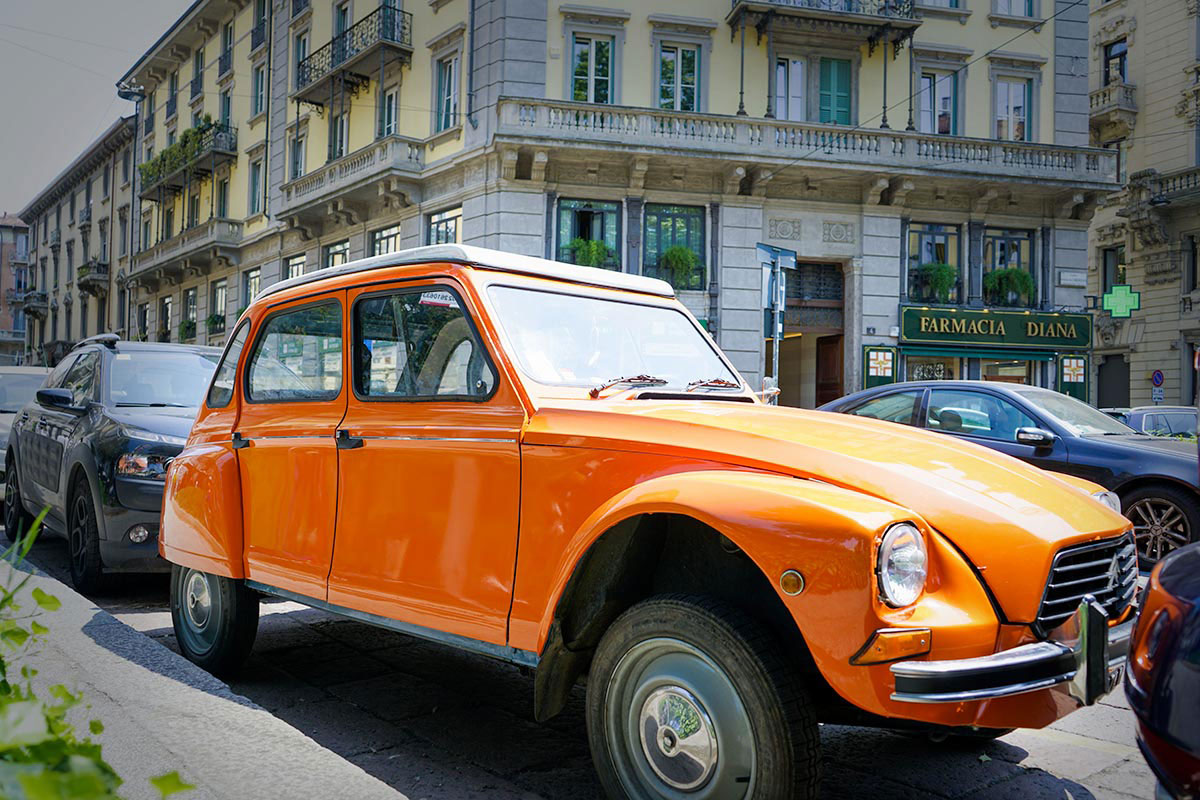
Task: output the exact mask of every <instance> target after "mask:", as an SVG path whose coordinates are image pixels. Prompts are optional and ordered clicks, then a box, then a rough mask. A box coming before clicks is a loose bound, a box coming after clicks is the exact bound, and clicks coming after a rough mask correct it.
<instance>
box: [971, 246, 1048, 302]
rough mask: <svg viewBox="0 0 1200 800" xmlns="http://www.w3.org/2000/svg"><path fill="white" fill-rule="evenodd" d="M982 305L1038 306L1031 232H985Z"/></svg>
mask: <svg viewBox="0 0 1200 800" xmlns="http://www.w3.org/2000/svg"><path fill="white" fill-rule="evenodd" d="M983 302H984V303H985V304H987V305H989V306H1007V307H1012V308H1031V307H1033V306H1034V305H1036V304H1037V280H1036V274H1035V272H1034V266H1033V232H1032V231H1022V230H1009V229H1006V228H985V229H984V232H983Z"/></svg>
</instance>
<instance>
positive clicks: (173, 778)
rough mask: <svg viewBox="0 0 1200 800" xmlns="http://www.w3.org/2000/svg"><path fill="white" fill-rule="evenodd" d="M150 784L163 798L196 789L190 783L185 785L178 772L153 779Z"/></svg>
mask: <svg viewBox="0 0 1200 800" xmlns="http://www.w3.org/2000/svg"><path fill="white" fill-rule="evenodd" d="M150 784H151V785H152V786H153V787H154V788H155V789H158V791H159V792H161V793H162V796H163V797H169V796H171V795H173V794H179V793H180V792H187V791H190V790H192V789H195V788H196V787H195V786H193V785H192V784H190V783H185V782H184V780H183V778H180V777H179V773H178V772H174V771H171V772H168V773H167V774H165V775H159V776H158V777H157V778H151V779H150Z"/></svg>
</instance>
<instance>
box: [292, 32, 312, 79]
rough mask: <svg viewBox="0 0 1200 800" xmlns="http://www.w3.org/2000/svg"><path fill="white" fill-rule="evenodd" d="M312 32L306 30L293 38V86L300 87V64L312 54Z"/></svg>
mask: <svg viewBox="0 0 1200 800" xmlns="http://www.w3.org/2000/svg"><path fill="white" fill-rule="evenodd" d="M311 49H312V32H311V31H310V30H308V29H307V28H305V29H304V30H302V31H300V32H299V33H297V34H296V35H295V36H293V37H292V86H293V87H299V86H300V64H301V63H302V62H303V61H304V59H306V58H308V57H309V56H310V55H312V53H311V52H310V50H311Z"/></svg>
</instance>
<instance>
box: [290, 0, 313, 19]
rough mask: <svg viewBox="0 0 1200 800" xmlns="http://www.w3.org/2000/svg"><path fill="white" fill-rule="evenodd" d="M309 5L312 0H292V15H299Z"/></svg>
mask: <svg viewBox="0 0 1200 800" xmlns="http://www.w3.org/2000/svg"><path fill="white" fill-rule="evenodd" d="M310 5H312V0H292V16H293V17H298V16H300V15H301V14H303V13H304V11H305V10H306V9H307V8H308V7H309V6H310Z"/></svg>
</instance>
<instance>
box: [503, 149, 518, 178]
mask: <svg viewBox="0 0 1200 800" xmlns="http://www.w3.org/2000/svg"><path fill="white" fill-rule="evenodd" d="M518 155H519V154H518V153H517V151H516V150H505V151H504V152H503V153H501V154H500V177H501V178H503V179H504V180H506V181H513V180H516V179H517V157H518Z"/></svg>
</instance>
